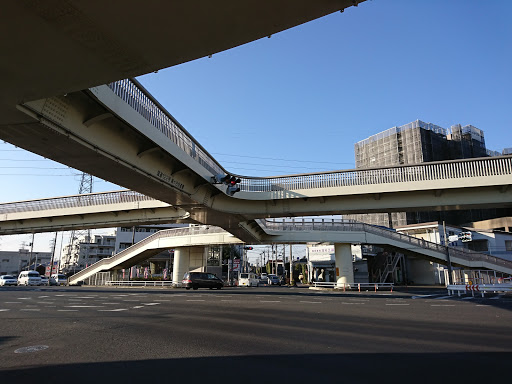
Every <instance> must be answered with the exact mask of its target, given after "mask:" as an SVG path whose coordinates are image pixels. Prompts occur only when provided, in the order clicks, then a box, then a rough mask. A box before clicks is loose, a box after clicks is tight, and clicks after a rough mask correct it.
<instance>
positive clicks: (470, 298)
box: [462, 296, 474, 300]
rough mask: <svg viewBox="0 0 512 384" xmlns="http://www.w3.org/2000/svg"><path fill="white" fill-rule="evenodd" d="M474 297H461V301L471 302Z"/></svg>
mask: <svg viewBox="0 0 512 384" xmlns="http://www.w3.org/2000/svg"><path fill="white" fill-rule="evenodd" d="M473 299H474V297H473V296H469V297H463V298H462V300H473Z"/></svg>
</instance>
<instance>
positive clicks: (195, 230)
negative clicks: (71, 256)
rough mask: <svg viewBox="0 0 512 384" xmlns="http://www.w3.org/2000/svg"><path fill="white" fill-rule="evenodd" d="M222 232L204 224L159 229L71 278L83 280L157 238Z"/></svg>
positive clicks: (220, 229)
mask: <svg viewBox="0 0 512 384" xmlns="http://www.w3.org/2000/svg"><path fill="white" fill-rule="evenodd" d="M222 232H226V231H224V230H223V229H222V228H219V227H211V226H202V225H199V226H191V227H185V228H173V229H164V230H162V231H158V232H156V233H154V234H152V235H151V236H148V237H146V238H145V239H142V240H141V241H139V242H138V243H136V244H134V245H132V246H131V247H128V248H126V249H124V250H122V251H121V252H119V253H116V254H115V255H114V256H112V257H108V258H104V259H101V260H99V261H97V262H96V263H94V264H91V265H90V266H89V267H87V268H85V269H83V270H81V271H80V272H77V273H76V274H74V275H73V276H72V277H71V278H72V279H73V281H79V280H81V279H80V278H81V277H82V276H84V275H86V274H88V273H89V271H91V270H94V269H96V268H98V267H101V266H106V265H108V264H111V263H115V262H116V261H118V260H120V259H122V258H123V257H125V256H126V255H127V254H130V253H132V252H134V251H137V250H138V249H141V248H143V247H144V246H145V245H146V244H148V243H151V242H152V241H154V240H156V239H161V238H166V237H176V236H187V235H205V234H212V233H222Z"/></svg>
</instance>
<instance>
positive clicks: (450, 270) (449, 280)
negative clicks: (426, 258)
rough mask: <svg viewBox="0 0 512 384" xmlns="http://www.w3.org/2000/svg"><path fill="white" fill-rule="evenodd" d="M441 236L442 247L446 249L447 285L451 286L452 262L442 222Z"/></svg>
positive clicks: (444, 226)
mask: <svg viewBox="0 0 512 384" xmlns="http://www.w3.org/2000/svg"><path fill="white" fill-rule="evenodd" d="M443 236H444V241H443V243H444V246H445V247H446V262H447V264H448V283H449V284H453V276H452V261H451V260H450V248H449V247H448V242H447V241H446V239H447V237H446V224H445V221H444V220H443Z"/></svg>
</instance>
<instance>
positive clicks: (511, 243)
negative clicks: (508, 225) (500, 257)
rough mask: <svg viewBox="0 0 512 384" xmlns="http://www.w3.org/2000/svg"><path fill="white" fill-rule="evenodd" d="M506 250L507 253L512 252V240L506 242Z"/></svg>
mask: <svg viewBox="0 0 512 384" xmlns="http://www.w3.org/2000/svg"><path fill="white" fill-rule="evenodd" d="M505 250H506V251H507V252H510V251H512V240H505Z"/></svg>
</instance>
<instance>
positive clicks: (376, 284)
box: [375, 284, 377, 292]
mask: <svg viewBox="0 0 512 384" xmlns="http://www.w3.org/2000/svg"><path fill="white" fill-rule="evenodd" d="M375 292H377V284H375Z"/></svg>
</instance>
